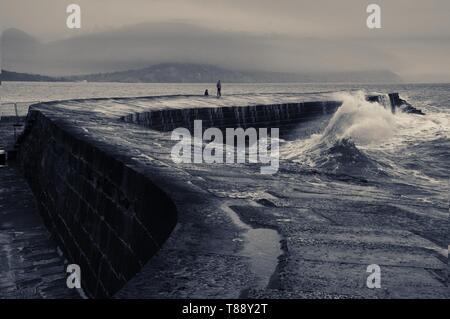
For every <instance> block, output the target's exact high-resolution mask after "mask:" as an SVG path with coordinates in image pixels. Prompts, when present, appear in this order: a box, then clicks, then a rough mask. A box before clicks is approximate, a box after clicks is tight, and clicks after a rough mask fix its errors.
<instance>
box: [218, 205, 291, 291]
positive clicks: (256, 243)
mask: <svg viewBox="0 0 450 319" xmlns="http://www.w3.org/2000/svg"><path fill="white" fill-rule="evenodd" d="M222 209H223V210H224V211H225V212H226V213H227V214H228V216H229V217H230V218H231V220H232V221H233V223H234V224H235V225H236V226H238V227H240V228H242V229H244V231H245V233H244V248H243V250H242V254H243V255H244V256H246V257H249V259H250V268H251V271H252V272H253V273H254V274H256V275H257V277H258V278H259V281H258V282H257V283H256V284H255V286H256V287H257V288H266V287H267V285H268V284H269V282H270V278H271V277H272V275H273V273H274V272H275V270H276V267H277V265H278V257H279V256H281V255H282V253H283V251H282V250H281V244H280V241H281V236H280V235H279V234H278V232H277V231H275V230H273V229H269V228H252V227H250V226H249V225H248V224H246V223H244V222H243V221H242V220H241V219H240V217H239V215H238V214H237V213H236V212H235V211H234V210H232V209H231V208H230V207H228V206H227V205H226V204H224V205H223V206H222Z"/></svg>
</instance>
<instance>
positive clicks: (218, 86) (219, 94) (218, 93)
mask: <svg viewBox="0 0 450 319" xmlns="http://www.w3.org/2000/svg"><path fill="white" fill-rule="evenodd" d="M221 96H222V82H220V80H219V81H218V82H217V97H221Z"/></svg>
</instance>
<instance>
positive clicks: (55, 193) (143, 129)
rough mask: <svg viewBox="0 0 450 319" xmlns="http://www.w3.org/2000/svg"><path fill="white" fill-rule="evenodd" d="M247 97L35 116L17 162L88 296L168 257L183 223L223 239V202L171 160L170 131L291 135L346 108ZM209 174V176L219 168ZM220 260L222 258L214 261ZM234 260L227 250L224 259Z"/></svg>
mask: <svg viewBox="0 0 450 319" xmlns="http://www.w3.org/2000/svg"><path fill="white" fill-rule="evenodd" d="M239 98H240V99H241V100H239V101H237V99H239ZM246 98H247V97H230V98H229V100H227V99H226V98H224V99H221V100H217V103H216V101H215V100H214V104H217V106H216V107H211V100H202V98H200V97H197V98H195V97H190V98H186V97H174V98H172V99H168V98H165V99H160V100H158V99H156V98H136V99H95V100H94V99H93V100H73V101H60V102H50V103H42V104H38V105H35V106H33V107H32V108H31V109H30V112H29V114H28V118H27V124H26V127H25V131H24V133H23V135H22V136H21V138H20V140H19V152H18V162H19V164H20V166H21V168H22V170H23V173H24V175H25V177H26V179H27V180H28V182H29V184H30V186H31V188H32V190H33V193H34V195H35V198H36V201H37V204H38V206H39V209H40V213H41V215H42V217H43V220H44V222H45V224H46V226H47V228H48V229H49V231H50V232H51V234H52V235H53V237H54V238H55V240H56V242H57V243H58V244H59V246H60V247H61V249H62V250H63V252H64V253H65V256H66V257H67V259H68V261H69V263H73V264H78V265H80V268H81V269H82V287H83V289H84V291H85V292H86V293H87V295H88V296H89V297H94V298H103V297H111V296H113V295H114V294H115V293H116V292H117V291H118V290H120V289H121V288H122V287H123V286H124V285H125V284H126V283H127V282H128V281H129V280H130V279H131V278H132V277H134V275H135V274H136V273H138V272H139V271H140V270H141V269H142V268H143V266H144V265H145V264H146V263H147V262H148V261H149V260H150V259H151V258H152V257H153V256H154V255H155V254H156V253H157V252H158V251H159V250H160V248H161V247H162V246H163V244H164V243H165V242H166V241H167V239H168V238H169V237H170V236H171V234H172V232H173V230H174V229H175V226H176V224H177V222H178V221H179V220H180V219H181V220H184V225H185V226H184V227H185V228H186V229H188V230H189V232H190V231H191V228H189V226H186V225H190V223H196V226H195V227H193V228H192V232H194V230H195V229H202V233H203V234H205V236H206V234H208V231H210V230H211V232H212V234H215V235H216V236H217V235H218V233H220V232H218V229H217V228H216V226H217V225H216V226H214V227H212V228H211V227H210V225H209V223H211V222H213V221H212V220H211V219H207V218H205V219H204V220H203V217H202V216H209V215H210V214H216V213H217V211H219V210H220V209H219V208H218V207H221V205H222V204H223V203H222V202H221V200H220V198H217V197H215V196H212V195H211V192H210V191H209V190H208V187H211V185H209V184H208V185H209V186H208V185H207V186H205V187H206V189H203V188H201V187H199V186H198V185H196V184H195V183H198V180H196V179H195V177H194V176H193V175H192V174H194V173H192V170H191V171H189V168H188V169H187V170H186V169H182V168H180V167H177V166H176V165H175V164H174V163H173V162H171V160H170V149H171V147H172V146H173V141H171V139H170V134H166V133H164V132H169V131H171V130H173V129H175V128H177V127H186V128H190V129H192V127H193V123H194V120H203V128H204V129H206V128H208V127H212V126H214V127H218V128H222V129H223V128H226V127H233V128H236V127H244V128H246V127H264V126H266V127H280V129H283V128H286V129H287V128H289V127H291V126H293V125H296V124H298V123H301V122H303V121H308V120H310V119H314V118H317V117H320V116H323V115H324V114H332V113H333V112H335V111H336V110H337V109H338V107H339V106H340V105H341V104H342V102H339V101H330V100H324V98H321V100H322V101H319V102H314V100H311V99H313V98H315V97H314V96H312V97H310V99H309V100H307V101H304V102H296V101H298V99H299V98H298V97H297V96H288V97H277V98H276V99H275V98H274V99H273V100H274V101H268V102H267V104H263V103H266V101H267V100H268V98H267V97H265V96H262V97H259V99H260V100H258V101H257V102H258V103H253V101H254V99H255V98H254V97H248V98H247V99H248V100H251V101H252V104H250V105H245V104H246V103H247V101H246V100H245V99H246ZM236 101H237V102H238V103H239V104H237V102H236ZM158 103H160V105H161V106H160V107H158V106H157V104H158ZM201 103H203V104H202V105H204V106H202V107H195V105H197V104H201ZM227 103H229V104H227ZM232 103H236V104H234V105H243V106H233V104H232ZM186 104H187V105H188V107H186ZM136 124H137V125H136ZM148 128H150V130H149V129H148ZM190 169H193V167H191V168H190ZM205 169H206V172H205V174H207V175H208V174H209V173H208V172H210V169H211V168H205ZM239 176H241V175H239ZM193 181H194V182H195V183H193ZM208 214H209V215H208ZM190 216H196V217H195V218H196V219H195V220H194V221H191V219H192V218H191V217H190ZM180 223H181V222H180ZM223 227H229V226H228V225H227V226H223ZM177 228H178V227H177ZM189 234H190V233H189ZM220 234H221V235H222V233H220ZM224 234H225V233H224ZM177 236H178V237H176V238H182V240H185V237H183V235H177ZM180 236H181V237H180ZM208 236H209V235H208ZM223 236H225V235H223ZM227 236H228V235H227ZM172 237H173V236H172ZM225 237H226V236H225ZM193 242H194V243H195V245H203V243H202V242H201V241H200V240H196V241H193ZM218 242H220V243H221V244H220V245H223V243H222V242H223V241H221V240H220V241H218ZM213 244H214V243H212V244H211V245H213ZM190 245H193V244H192V243H191V244H190ZM204 245H207V244H204ZM190 249H191V250H192V248H190ZM215 249H216V248H215ZM226 249H229V248H228V247H225V248H223V250H224V252H226ZM191 250H189V251H191ZM216 250H217V249H216ZM219 250H220V249H219ZM166 253H167V252H166ZM220 253H221V252H219V251H217V252H215V256H216V257H215V259H216V260H217V259H218V258H219V257H218V254H220ZM229 256H231V255H230V254H229V253H224V256H223V259H224V260H225V259H227V258H230V257H229ZM221 258H222V257H221ZM234 258H238V257H234ZM239 258H241V257H239ZM220 260H222V259H220ZM231 264H236V263H235V261H233V262H230V265H231ZM227 267H228V266H227ZM237 284H239V283H233V285H237ZM155 285H156V283H155ZM232 290H233V289H231V291H232Z"/></svg>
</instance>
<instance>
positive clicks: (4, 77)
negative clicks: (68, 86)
mask: <svg viewBox="0 0 450 319" xmlns="http://www.w3.org/2000/svg"><path fill="white" fill-rule="evenodd" d="M0 81H16V82H21V81H26V82H55V81H66V80H65V79H63V78H57V77H50V76H44V75H39V74H28V73H18V72H10V71H6V70H2V73H1V74H0Z"/></svg>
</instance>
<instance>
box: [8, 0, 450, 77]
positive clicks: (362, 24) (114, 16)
mask: <svg viewBox="0 0 450 319" xmlns="http://www.w3.org/2000/svg"><path fill="white" fill-rule="evenodd" d="M0 3H1V4H0V5H1V14H2V17H1V24H2V28H3V29H5V28H10V27H14V28H18V29H21V30H23V31H25V32H27V33H30V34H32V35H33V36H36V37H37V38H39V39H41V40H43V41H53V40H57V39H61V38H67V37H72V36H77V35H84V34H88V33H93V32H98V31H109V30H112V29H115V28H120V27H122V26H126V25H132V24H137V23H141V22H173V21H176V22H185V23H192V24H195V25H200V26H204V27H208V28H212V29H217V30H219V31H234V32H235V31H237V32H245V33H246V34H248V35H257V36H260V35H263V36H267V35H282V36H291V37H293V39H298V40H299V41H301V39H305V38H313V39H322V40H324V41H326V40H327V39H332V40H333V41H336V40H338V39H343V45H348V43H349V41H350V42H351V41H355V42H356V41H374V42H373V43H379V45H380V47H386V56H390V57H391V60H390V63H393V61H394V60H402V62H403V63H402V64H403V66H400V67H399V69H400V70H396V71H400V72H401V73H403V74H406V75H408V72H409V74H410V75H414V74H416V75H417V74H439V75H441V76H448V77H449V79H450V67H449V65H450V58H449V56H450V1H449V0H426V1H424V0H395V1H392V0H384V1H382V0H371V1H367V0H342V1H334V0H333V1H332V0H327V1H325V0H314V1H313V0H310V1H306V0H127V1H124V0H70V1H68V0H1V2H0ZM71 3H77V4H79V5H80V6H81V9H82V29H81V30H77V31H74V30H69V29H67V28H66V25H65V21H66V13H65V9H66V7H67V5H69V4H71ZM370 3H377V4H379V5H380V6H381V8H382V29H381V30H369V29H368V28H367V27H366V18H367V13H366V7H367V5H368V4H370ZM294 41H295V40H294ZM392 43H397V45H399V49H398V50H397V51H398V52H397V53H396V52H392V51H389V50H388V48H389V46H390V45H391V44H392ZM395 55H398V56H395ZM274 58H275V57H274Z"/></svg>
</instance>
